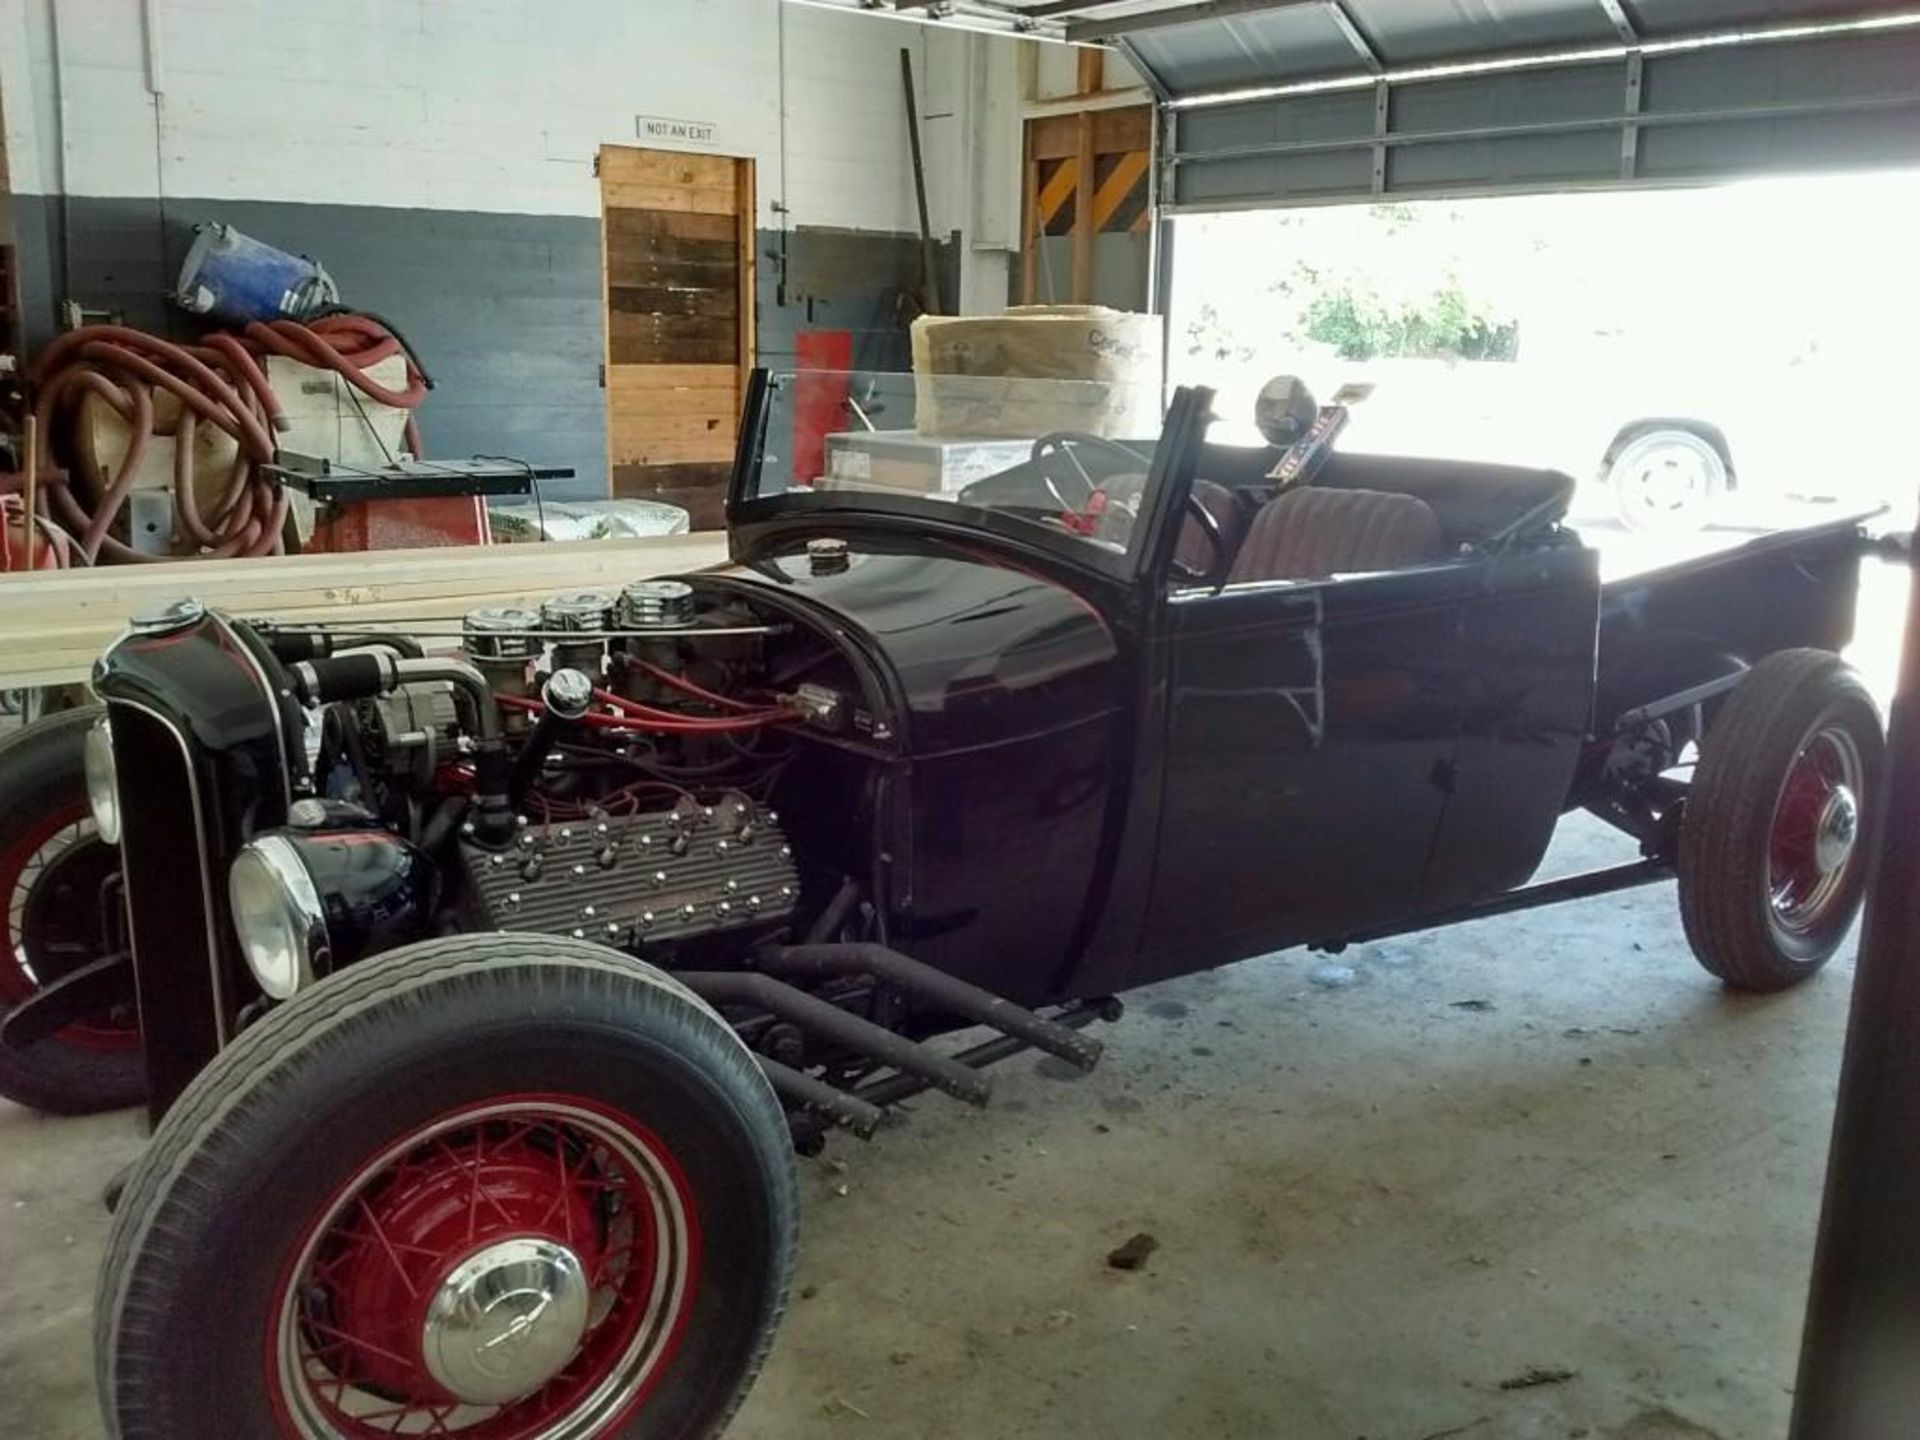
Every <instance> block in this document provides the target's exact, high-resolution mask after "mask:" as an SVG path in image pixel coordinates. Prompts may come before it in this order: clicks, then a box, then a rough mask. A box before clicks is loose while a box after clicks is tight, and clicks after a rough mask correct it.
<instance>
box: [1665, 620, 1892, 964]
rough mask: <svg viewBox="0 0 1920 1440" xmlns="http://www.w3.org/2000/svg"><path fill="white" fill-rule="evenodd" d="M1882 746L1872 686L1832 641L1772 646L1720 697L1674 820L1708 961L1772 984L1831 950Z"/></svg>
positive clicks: (1862, 860) (1856, 885)
mask: <svg viewBox="0 0 1920 1440" xmlns="http://www.w3.org/2000/svg"><path fill="white" fill-rule="evenodd" d="M1885 754H1886V740H1885V737H1884V735H1883V733H1882V730H1881V726H1880V714H1879V711H1878V710H1877V709H1876V708H1875V707H1874V703H1873V700H1872V698H1871V697H1870V696H1869V695H1868V694H1867V691H1866V688H1865V687H1864V686H1863V685H1861V683H1860V678H1859V676H1857V675H1856V674H1855V673H1854V672H1853V670H1852V669H1851V668H1850V667H1849V666H1848V665H1847V664H1846V662H1845V661H1843V660H1842V659H1841V658H1840V657H1839V656H1838V655H1835V654H1832V653H1831V652H1829V651H1825V650H1782V651H1778V652H1776V653H1775V654H1772V655H1769V656H1768V657H1767V658H1766V659H1764V660H1762V661H1761V662H1760V663H1759V664H1758V665H1755V666H1754V667H1753V668H1752V670H1750V671H1749V672H1748V673H1747V675H1746V676H1745V678H1743V679H1742V680H1741V682H1740V684H1739V686H1738V687H1737V688H1736V689H1735V690H1734V691H1733V692H1732V693H1731V694H1730V695H1729V696H1728V697H1727V698H1726V700H1725V701H1724V702H1723V704H1722V707H1721V710H1720V712H1719V714H1718V715H1716V716H1715V717H1714V720H1713V723H1712V724H1711V725H1710V726H1709V727H1708V729H1707V732H1706V735H1705V738H1704V739H1703V740H1702V742H1701V746H1700V760H1699V763H1698V764H1697V765H1696V766H1695V767H1694V774H1693V781H1692V783H1691V785H1689V787H1688V790H1687V798H1686V806H1685V809H1684V810H1683V811H1682V812H1681V819H1680V864H1679V870H1680V916H1681V919H1682V920H1683V921H1684V922H1685V924H1686V931H1687V939H1688V941H1689V942H1690V943H1691V944H1692V946H1693V952H1694V954H1695V955H1696V956H1697V957H1698V958H1699V960H1700V963H1701V964H1702V965H1704V966H1706V968H1707V969H1708V970H1709V971H1711V972H1712V973H1713V974H1715V975H1717V976H1719V977H1720V978H1721V979H1722V980H1724V981H1725V982H1726V983H1727V984H1728V985H1730V986H1732V987H1733V988H1735V989H1738V990H1779V989H1783V988H1784V987H1786V986H1788V985H1794V984H1797V983H1799V982H1800V981H1802V980H1805V979H1806V978H1807V977H1808V976H1810V975H1812V974H1814V973H1815V972H1816V971H1818V970H1819V969H1820V967H1821V966H1823V965H1824V964H1826V962H1827V961H1828V960H1829V959H1831V958H1832V956H1833V954H1834V952H1835V951H1836V950H1838V949H1839V948H1840V945H1841V943H1842V942H1843V941H1844V940H1845V939H1846V936H1847V933H1848V931H1849V930H1851V929H1852V927H1853V921H1854V917H1855V916H1856V915H1857V914H1859V911H1860V904H1861V900H1862V898H1863V896H1864V895H1865V891H1866V879H1867V866H1868V861H1869V856H1870V846H1869V844H1868V840H1869V838H1870V833H1869V832H1870V831H1871V829H1872V824H1871V822H1872V819H1873V815H1872V807H1873V806H1874V805H1876V804H1877V803H1878V800H1879V787H1880V777H1881V771H1882V769H1883V768H1884V763H1885Z"/></svg>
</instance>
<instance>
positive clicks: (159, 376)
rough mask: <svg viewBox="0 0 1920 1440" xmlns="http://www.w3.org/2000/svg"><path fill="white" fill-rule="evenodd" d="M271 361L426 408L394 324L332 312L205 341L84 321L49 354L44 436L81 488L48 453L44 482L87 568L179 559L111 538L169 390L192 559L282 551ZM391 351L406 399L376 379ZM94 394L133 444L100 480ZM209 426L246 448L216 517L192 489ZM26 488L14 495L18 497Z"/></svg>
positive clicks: (176, 490) (281, 425)
mask: <svg viewBox="0 0 1920 1440" xmlns="http://www.w3.org/2000/svg"><path fill="white" fill-rule="evenodd" d="M268 355H281V356H285V357H286V358H288V359H291V360H297V361H299V362H300V363H301V364H304V365H311V366H314V367H316V368H317V369H322V370H332V371H334V372H335V373H337V374H339V375H340V376H342V377H343V378H344V379H345V380H346V381H347V383H348V384H350V385H352V386H353V387H354V388H355V389H356V390H358V391H360V393H361V394H363V395H365V396H367V397H368V398H369V399H371V400H374V401H376V402H378V403H379V404H382V405H391V406H394V407H396V408H399V409H404V410H408V411H412V410H414V409H416V408H417V407H418V406H419V404H420V402H421V401H422V400H423V399H425V398H426V392H427V380H426V376H425V374H424V373H423V372H422V371H421V369H420V367H419V365H418V364H417V363H416V362H415V360H414V358H413V356H412V355H411V354H409V353H408V352H407V350H406V348H405V346H403V345H402V344H401V342H400V341H399V339H398V338H397V337H396V336H394V335H393V334H392V332H390V331H389V330H388V329H387V328H386V327H385V326H384V325H382V324H380V323H379V322H378V321H376V320H374V319H372V318H371V317H369V316H365V315H354V314H340V315H329V316H326V317H324V318H322V319H318V320H315V321H313V322H312V323H311V324H302V323H300V322H298V321H294V320H275V321H272V322H270V323H266V324H262V323H259V322H255V323H253V324H251V325H249V326H247V327H246V329H245V331H244V332H242V333H241V334H239V335H233V334H228V333H218V334H213V335H208V336H206V337H205V338H204V339H202V340H201V341H200V343H199V344H196V345H180V344H176V343H175V342H173V341H171V340H166V339H163V338H161V337H160V336H158V335H150V334H148V333H147V332H146V331H144V330H135V329H132V328H130V327H128V326H124V325H87V326H83V327H81V328H80V329H78V330H72V331H69V332H68V333H67V334H65V335H62V336H60V338H59V339H57V340H55V341H54V342H53V343H52V344H51V345H49V346H47V348H46V349H44V350H43V351H41V352H40V355H39V358H38V359H37V360H36V361H35V363H34V366H33V369H32V371H31V372H30V379H31V381H32V383H33V385H34V389H35V392H36V399H35V403H34V414H35V416H36V418H37V420H38V423H39V426H40V433H41V434H42V435H44V436H47V437H50V438H51V439H52V441H53V443H52V444H51V445H48V446H46V447H44V448H45V449H46V450H50V451H55V452H56V453H60V452H63V453H65V454H66V455H68V456H69V457H72V458H73V459H74V461H75V463H76V464H77V467H78V469H79V470H80V472H81V473H80V476H79V478H80V480H81V481H82V482H83V483H82V485H75V484H74V483H73V481H74V476H73V475H72V473H71V472H70V471H69V470H68V469H67V468H65V467H63V466H61V465H59V464H58V463H57V461H56V459H55V458H54V457H51V456H49V455H47V454H44V453H43V454H42V456H41V461H40V475H39V477H38V486H39V489H40V490H41V491H42V492H43V493H44V494H45V495H46V496H47V497H48V504H49V506H50V508H51V509H52V511H54V512H55V514H56V516H57V518H58V519H59V520H60V522H61V523H62V524H63V525H64V526H66V527H67V529H69V530H70V531H71V532H72V534H73V535H74V536H75V537H77V538H76V544H77V548H78V552H79V558H80V559H81V560H83V561H84V562H85V563H87V564H92V563H93V562H94V561H95V560H96V559H99V558H102V557H104V558H106V559H109V560H115V561H121V562H127V563H138V562H142V561H148V560H164V559H170V558H174V557H171V556H165V555H149V554H145V553H143V552H141V551H138V550H135V549H133V548H132V547H131V546H129V545H127V544H125V543H123V542H121V541H120V540H118V539H116V538H114V536H113V535H111V534H110V533H109V531H110V529H111V527H112V525H113V523H114V521H115V520H116V519H117V518H118V517H119V515H120V512H121V510H122V509H123V508H124V507H125V505H126V502H127V495H128V492H129V491H130V490H131V488H132V484H133V478H134V476H135V475H136V474H137V473H138V471H139V466H140V461H141V459H142V457H143V456H144V455H145V453H146V448H147V445H148V443H149V442H150V441H151V439H152V437H153V435H154V433H155V430H154V396H155V392H157V391H162V390H164V391H166V392H167V393H168V394H169V395H171V396H173V397H174V398H175V399H176V400H178V401H179V403H180V418H179V420H178V422H177V424H176V426H175V429H174V484H173V494H174V512H175V515H176V517H177V518H178V521H179V525H180V528H181V530H182V531H183V532H184V533H185V534H186V536H187V537H188V538H189V539H190V540H191V541H192V542H193V544H194V546H195V551H196V556H195V558H200V559H219V558H221V557H224V556H230V555H270V554H277V553H279V551H280V550H281V549H282V541H281V535H282V531H283V529H284V526H285V522H286V515H287V495H286V490H285V488H284V487H283V486H281V485H280V484H278V483H277V482H275V481H272V480H270V479H269V478H268V477H266V476H264V475H262V474H260V473H259V471H258V467H259V466H261V465H263V464H267V463H269V462H271V461H272V459H273V457H274V452H275V449H276V446H275V443H274V432H275V431H276V430H281V429H285V428H286V425H287V420H286V416H285V414H284V412H283V411H282V409H281V406H280V402H279V400H278V399H276V398H275V396H274V393H273V388H272V386H270V385H269V384H268V383H267V374H266V368H265V367H264V366H263V365H262V364H261V359H262V357H264V356H268ZM394 355H405V356H406V361H407V369H406V374H407V381H406V385H405V386H404V387H403V388H401V389H398V390H395V389H392V388H390V387H388V386H385V385H382V384H380V383H379V382H378V381H376V380H374V379H372V378H371V377H370V376H369V375H368V374H367V373H366V372H367V370H368V368H369V367H371V366H374V365H378V364H379V363H380V362H381V361H383V360H386V359H388V358H389V357H391V356H394ZM87 395H95V396H98V397H99V398H100V399H101V400H102V401H104V402H105V403H106V404H107V405H108V406H110V407H111V408H112V410H113V411H114V413H115V414H116V415H118V416H119V417H120V418H121V419H122V420H124V421H125V422H126V423H127V426H128V429H129V432H130V437H131V438H130V440H129V442H128V448H127V454H126V456H125V458H124V459H123V460H122V461H121V463H120V466H119V470H118V473H117V474H114V475H111V476H108V475H104V474H102V473H100V472H99V470H98V468H97V467H96V466H94V465H93V463H92V462H91V461H90V460H89V459H88V458H87V457H88V450H87V448H86V447H85V446H82V445H79V444H77V443H75V440H74V436H73V433H72V426H73V423H74V421H75V419H76V417H77V415H78V412H79V403H80V401H81V400H82V399H83V398H84V397H85V396H87ZM63 424H64V428H63ZM203 424H204V425H212V426H214V427H216V428H217V429H219V430H222V431H224V432H225V433H226V434H228V435H230V436H232V437H233V439H234V441H235V442H236V443H237V444H238V446H239V452H238V454H237V455H236V456H235V458H234V463H233V469H232V470H231V471H230V472H229V473H228V476H227V480H226V483H225V484H224V485H223V486H222V487H221V491H220V494H219V496H218V498H217V499H216V501H215V503H214V504H213V506H212V507H211V508H210V509H209V510H208V511H207V513H205V514H202V513H201V507H200V504H199V500H198V497H197V496H196V495H195V494H194V487H193V441H194V437H195V435H196V434H197V433H198V431H199V427H200V426H201V425H203ZM62 440H64V441H65V442H66V443H65V444H64V445H62V443H61V442H62ZM405 444H406V446H407V448H408V449H409V450H411V451H412V452H413V453H414V454H416V455H417V454H419V453H420V433H419V429H418V427H417V426H416V424H415V423H414V417H413V416H412V415H411V414H409V415H408V417H407V428H406V440H405ZM20 478H21V477H14V479H13V484H11V485H8V486H5V487H3V488H8V489H11V488H18V486H19V481H20Z"/></svg>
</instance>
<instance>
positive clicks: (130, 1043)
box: [0, 801, 140, 1051]
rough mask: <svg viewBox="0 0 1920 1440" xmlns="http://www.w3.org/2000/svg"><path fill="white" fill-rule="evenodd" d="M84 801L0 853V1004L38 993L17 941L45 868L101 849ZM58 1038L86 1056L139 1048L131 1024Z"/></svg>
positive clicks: (103, 1025) (48, 817)
mask: <svg viewBox="0 0 1920 1440" xmlns="http://www.w3.org/2000/svg"><path fill="white" fill-rule="evenodd" d="M101 843H102V842H101V841H100V839H99V838H98V837H97V836H96V835H95V834H94V830H93V817H92V815H91V813H90V812H89V811H88V809H87V805H86V802H85V801H76V802H74V803H73V804H71V805H62V806H59V807H57V808H56V809H53V810H50V811H48V812H47V813H46V814H45V815H43V816H41V817H40V818H39V819H38V820H36V821H35V822H34V823H33V824H31V825H29V826H28V827H27V828H26V829H25V830H24V831H22V832H21V834H20V835H19V836H18V837H16V838H15V840H14V841H13V843H12V844H11V845H9V846H7V848H6V849H5V850H3V851H0V901H3V902H4V903H5V905H6V916H7V921H6V933H5V934H4V935H0V1002H4V1003H5V1004H8V1005H18V1004H20V1003H21V1002H22V1001H24V1000H30V999H32V998H33V996H34V995H35V994H37V993H38V992H39V989H40V980H39V978H38V976H37V975H36V974H35V971H34V964H33V957H32V956H31V955H29V954H28V953H27V944H26V939H25V937H24V935H23V933H22V932H23V930H24V928H25V927H24V921H25V917H26V909H27V900H28V897H29V896H30V895H31V894H32V893H33V887H34V886H35V885H36V884H38V883H39V880H40V878H41V876H42V875H43V874H44V873H45V872H46V870H47V867H48V866H49V865H51V864H52V863H53V862H54V861H55V860H58V859H60V858H61V857H63V856H64V855H65V854H67V853H68V851H69V850H70V849H71V847H73V846H76V845H97V844H101ZM59 1038H60V1039H62V1040H66V1041H71V1042H72V1043H73V1044H75V1045H79V1046H83V1047H84V1048H86V1049H89V1050H106V1051H124V1050H133V1049H137V1048H139V1045H140V1030H139V1026H138V1025H137V1024H135V1023H134V1022H132V1021H126V1022H116V1021H114V1020H110V1019H100V1020H79V1021H75V1022H74V1023H73V1024H71V1025H68V1026H67V1027H65V1028H64V1029H63V1030H61V1031H60V1034H59Z"/></svg>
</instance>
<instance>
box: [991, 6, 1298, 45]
mask: <svg viewBox="0 0 1920 1440" xmlns="http://www.w3.org/2000/svg"><path fill="white" fill-rule="evenodd" d="M1324 4H1325V0H1189V3H1187V4H1183V5H1175V6H1173V7H1171V8H1169V9H1166V10H1148V11H1145V12H1143V13H1141V14H1138V15H1120V16H1116V17H1115V18H1113V19H1111V20H1069V21H1068V22H1067V39H1068V40H1070V41H1076V42H1085V41H1090V40H1106V39H1110V38H1112V37H1113V36H1115V35H1137V34H1139V33H1140V32H1141V31H1144V30H1164V29H1166V28H1167V27H1168V26H1171V25H1191V24H1194V23H1196V22H1197V21H1201V20H1231V19H1233V18H1234V17H1235V16H1237V15H1255V14H1258V13H1260V12H1261V11H1267V10H1297V9H1299V8H1300V7H1301V6H1303V5H1313V6H1316V7H1318V6H1323V5H1324ZM1074 8H1075V9H1078V10H1087V9H1091V8H1093V7H1092V6H1090V5H1077V6H1075V7H1074ZM1029 13H1032V12H1029Z"/></svg>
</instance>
